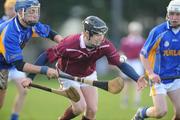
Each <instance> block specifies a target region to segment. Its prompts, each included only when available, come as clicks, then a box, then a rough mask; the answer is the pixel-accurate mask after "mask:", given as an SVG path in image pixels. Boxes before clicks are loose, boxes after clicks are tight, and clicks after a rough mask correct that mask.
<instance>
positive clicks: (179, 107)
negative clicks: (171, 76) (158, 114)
mask: <svg viewBox="0 0 180 120" xmlns="http://www.w3.org/2000/svg"><path fill="white" fill-rule="evenodd" d="M179 95H180V80H179V79H177V80H175V81H174V82H173V84H172V86H171V88H170V89H169V91H168V96H169V98H170V100H171V101H172V104H173V108H174V112H175V113H174V116H173V118H172V120H180V103H179V101H180V96H179Z"/></svg>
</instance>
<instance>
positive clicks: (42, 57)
mask: <svg viewBox="0 0 180 120" xmlns="http://www.w3.org/2000/svg"><path fill="white" fill-rule="evenodd" d="M47 63H48V56H47V52H46V51H45V52H43V53H42V54H41V55H40V56H39V57H38V58H37V60H36V61H35V63H34V65H40V66H43V65H46V64H47ZM27 77H29V78H31V80H34V78H35V77H36V74H34V73H30V74H28V76H27Z"/></svg>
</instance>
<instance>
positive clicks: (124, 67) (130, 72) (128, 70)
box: [117, 62, 147, 90]
mask: <svg viewBox="0 0 180 120" xmlns="http://www.w3.org/2000/svg"><path fill="white" fill-rule="evenodd" d="M117 66H118V68H119V69H120V70H121V71H122V72H123V73H125V74H126V75H127V76H128V77H130V78H131V79H132V80H134V81H136V82H137V85H138V90H141V89H143V88H145V87H146V86H147V82H146V80H145V79H144V76H139V75H138V74H137V72H136V71H135V70H134V69H133V68H132V67H131V66H130V65H129V64H127V63H125V62H124V63H120V64H118V65H117Z"/></svg>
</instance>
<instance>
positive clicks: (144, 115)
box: [141, 107, 148, 118]
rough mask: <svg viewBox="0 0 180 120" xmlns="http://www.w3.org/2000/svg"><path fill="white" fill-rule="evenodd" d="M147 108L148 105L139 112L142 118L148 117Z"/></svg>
mask: <svg viewBox="0 0 180 120" xmlns="http://www.w3.org/2000/svg"><path fill="white" fill-rule="evenodd" d="M147 109H148V107H145V108H143V110H142V112H141V114H142V117H143V118H148V116H147V114H146V111H147Z"/></svg>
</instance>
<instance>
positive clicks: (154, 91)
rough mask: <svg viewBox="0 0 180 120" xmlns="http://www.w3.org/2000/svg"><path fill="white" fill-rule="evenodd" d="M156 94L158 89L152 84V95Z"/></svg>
mask: <svg viewBox="0 0 180 120" xmlns="http://www.w3.org/2000/svg"><path fill="white" fill-rule="evenodd" d="M155 95H156V89H155V86H154V85H152V86H151V91H150V96H155Z"/></svg>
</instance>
